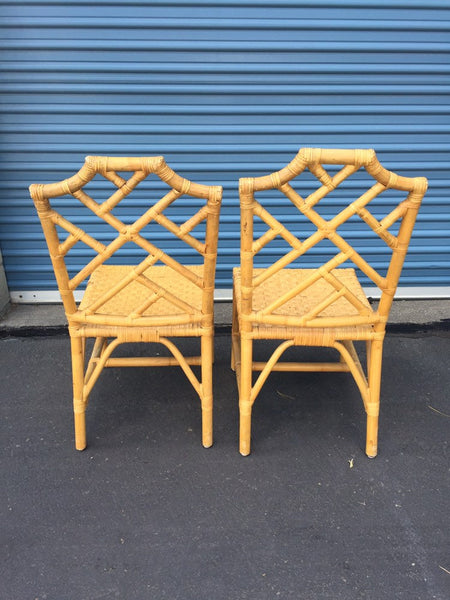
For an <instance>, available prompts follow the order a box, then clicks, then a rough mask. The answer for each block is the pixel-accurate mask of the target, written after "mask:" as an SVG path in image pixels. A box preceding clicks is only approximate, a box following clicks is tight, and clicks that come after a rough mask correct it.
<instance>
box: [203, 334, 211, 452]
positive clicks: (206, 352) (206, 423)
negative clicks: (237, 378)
mask: <svg viewBox="0 0 450 600" xmlns="http://www.w3.org/2000/svg"><path fill="white" fill-rule="evenodd" d="M201 345H202V348H201V352H202V387H201V389H202V397H201V404H202V443H203V446H204V447H205V448H209V447H210V446H212V444H213V377H212V369H213V360H214V338H213V336H211V335H205V336H202V339H201Z"/></svg>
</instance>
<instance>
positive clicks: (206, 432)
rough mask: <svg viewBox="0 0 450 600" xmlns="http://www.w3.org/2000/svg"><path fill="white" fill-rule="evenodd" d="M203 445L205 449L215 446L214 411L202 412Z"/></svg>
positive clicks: (206, 410)
mask: <svg viewBox="0 0 450 600" xmlns="http://www.w3.org/2000/svg"><path fill="white" fill-rule="evenodd" d="M202 445H203V447H204V448H211V446H212V445H213V411H212V409H209V410H208V409H203V410H202Z"/></svg>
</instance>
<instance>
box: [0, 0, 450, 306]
mask: <svg viewBox="0 0 450 600" xmlns="http://www.w3.org/2000/svg"><path fill="white" fill-rule="evenodd" d="M0 9H1V13H2V18H1V21H0V28H1V49H2V55H1V61H0V69H1V79H2V85H1V102H2V106H1V112H2V127H1V136H2V137H1V142H2V144H1V148H0V150H1V160H0V169H1V186H0V187H1V199H0V211H1V212H0V244H1V250H2V252H3V259H4V264H5V269H6V275H7V279H8V284H9V288H10V290H11V293H12V297H13V299H14V300H20V299H22V300H32V299H35V300H37V301H42V300H45V299H56V298H57V296H56V295H55V290H56V285H55V280H54V277H53V272H52V268H51V264H50V261H49V259H48V256H47V250H46V247H45V244H44V241H43V236H42V232H41V229H40V226H39V223H38V221H37V218H36V215H35V213H34V208H33V206H32V202H31V200H30V199H29V195H28V191H27V187H28V185H29V184H30V183H32V182H48V181H57V180H60V179H64V178H65V177H67V176H69V175H70V174H72V173H74V172H75V171H76V170H78V168H79V167H80V166H81V164H82V162H83V160H84V156H85V155H88V154H90V155H97V154H107V155H119V156H120V155H127V154H128V155H160V154H163V155H164V156H165V157H166V160H167V162H168V163H169V164H170V165H171V166H172V167H173V168H174V169H175V170H176V171H178V172H179V173H180V174H182V175H184V176H185V177H188V178H189V179H193V180H194V181H198V182H202V183H207V184H223V185H224V202H223V212H222V219H221V227H220V242H219V261H218V270H217V288H218V289H219V290H220V289H222V290H229V289H230V287H231V269H232V267H233V266H235V265H236V264H238V262H239V199H238V192H237V189H238V188H237V181H238V178H239V177H241V176H258V175H261V174H263V173H267V172H271V171H273V170H276V169H279V168H281V167H282V166H284V165H285V164H286V163H287V162H288V161H289V160H291V158H292V157H293V156H294V154H295V153H296V152H297V151H298V149H299V148H300V147H302V146H324V147H363V148H367V147H373V148H375V150H376V151H377V154H378V157H379V159H380V161H381V162H382V163H383V164H384V165H385V166H386V167H388V168H390V169H392V170H394V171H397V172H399V173H401V174H403V175H407V176H413V175H416V174H417V175H425V176H426V177H428V178H429V180H430V188H429V192H428V194H427V196H426V199H425V202H424V205H423V208H422V210H421V212H420V216H419V219H418V223H417V227H416V230H415V234H414V238H413V243H412V246H411V249H410V252H409V254H408V257H407V261H406V264H405V269H404V272H403V277H402V280H401V283H402V286H403V287H404V290H405V291H404V294H406V295H413V296H414V295H420V294H422V295H426V296H430V297H432V296H438V295H445V294H448V292H449V290H450V269H449V255H450V247H449V246H450V242H449V231H450V203H449V187H450V186H449V178H450V169H449V166H450V165H449V157H450V148H449V129H450V122H449V101H448V100H449V92H450V82H449V71H450V61H449V49H450V37H449V29H450V3H449V2H448V1H447V0H446V1H433V0H430V1H426V0H420V1H417V0H389V1H388V0H385V1H383V0H375V1H374V0H364V1H360V0H358V1H357V0H347V1H345V0H314V1H309V0H306V1H305V0H304V1H302V2H296V1H289V0H281V1H275V0H273V1H269V0H258V1H252V0H239V1H237V0H228V1H225V0H223V1H218V0H197V2H192V1H189V2H187V1H185V0H152V1H146V0H133V1H132V2H126V1H118V0H97V1H96V2H91V1H87V0H77V1H73V2H70V1H61V0H48V1H46V2H44V1H36V0H26V1H24V0H15V1H14V2H10V1H8V2H4V1H0ZM182 218H183V215H182V214H180V220H182ZM362 232H363V228H362V226H361V232H360V233H359V232H356V234H355V239H354V240H352V242H353V243H354V244H355V245H356V246H357V247H358V248H360V249H361V250H362V251H364V250H365V251H367V252H369V253H370V252H371V249H370V248H364V247H363V246H364V235H363V233H362ZM99 235H101V234H99ZM77 252H79V253H80V254H79V255H78V260H81V257H82V253H83V249H82V248H80V249H77V250H75V254H74V256H75V258H74V260H75V261H76V260H77V258H76V257H77V254H76V253H77ZM377 252H378V251H377ZM386 256H387V254H386V255H384V254H383V252H381V251H380V253H379V254H377V255H376V257H375V262H376V263H377V264H378V265H379V266H380V267H382V266H383V264H384V263H385V260H386ZM186 258H187V259H188V258H189V257H186ZM317 259H318V260H319V259H320V257H317ZM267 262H268V263H270V262H272V261H271V258H270V257H269V256H268V257H267ZM223 293H224V294H225V295H227V292H226V291H225V292H223ZM219 294H220V292H219Z"/></svg>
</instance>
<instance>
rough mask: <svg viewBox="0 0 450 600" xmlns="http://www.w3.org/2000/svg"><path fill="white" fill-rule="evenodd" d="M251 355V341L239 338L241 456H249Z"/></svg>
mask: <svg viewBox="0 0 450 600" xmlns="http://www.w3.org/2000/svg"><path fill="white" fill-rule="evenodd" d="M252 355H253V340H251V339H245V338H241V367H240V374H241V384H240V392H239V413H240V418H239V423H240V425H239V452H240V453H241V454H242V456H247V455H248V454H250V441H251V423H252V402H251V400H250V395H251V391H252V360H253V358H252Z"/></svg>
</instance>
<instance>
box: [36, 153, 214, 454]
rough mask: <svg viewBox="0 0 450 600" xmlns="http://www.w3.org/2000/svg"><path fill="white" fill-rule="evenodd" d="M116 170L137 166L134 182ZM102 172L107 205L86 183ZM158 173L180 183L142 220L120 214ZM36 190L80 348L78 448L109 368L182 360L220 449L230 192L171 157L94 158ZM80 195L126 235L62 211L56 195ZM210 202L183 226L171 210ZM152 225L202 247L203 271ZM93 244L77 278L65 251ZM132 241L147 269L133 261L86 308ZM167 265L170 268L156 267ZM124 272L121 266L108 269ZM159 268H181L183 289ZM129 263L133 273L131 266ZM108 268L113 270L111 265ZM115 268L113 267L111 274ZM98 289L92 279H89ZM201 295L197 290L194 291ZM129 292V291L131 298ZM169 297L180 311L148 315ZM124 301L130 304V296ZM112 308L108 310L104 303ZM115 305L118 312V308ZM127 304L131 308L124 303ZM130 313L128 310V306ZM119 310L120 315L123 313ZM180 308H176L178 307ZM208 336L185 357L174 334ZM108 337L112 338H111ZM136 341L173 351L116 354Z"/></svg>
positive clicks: (74, 342) (206, 438)
mask: <svg viewBox="0 0 450 600" xmlns="http://www.w3.org/2000/svg"><path fill="white" fill-rule="evenodd" d="M116 171H131V172H133V174H132V175H131V177H130V178H129V179H124V178H123V177H122V176H121V175H119V174H118V173H117V172H116ZM97 173H99V174H102V175H103V176H104V177H105V178H106V179H108V180H109V181H111V182H112V183H113V184H114V185H115V186H116V187H117V188H118V189H117V190H116V191H115V192H114V193H113V194H112V195H111V196H110V197H109V198H108V199H107V200H105V201H104V202H102V203H101V204H99V203H97V202H96V201H95V200H94V199H93V198H91V197H90V196H89V195H88V194H86V193H85V192H84V191H83V189H82V188H83V187H84V186H85V185H86V184H87V183H88V182H89V181H91V180H92V179H93V177H94V176H95V175H96V174H97ZM150 173H154V174H156V175H157V176H158V177H159V178H160V179H162V180H163V181H164V182H166V183H167V184H168V185H169V187H171V188H172V189H171V190H170V191H169V192H168V193H167V194H166V195H165V196H164V197H163V198H162V199H161V200H159V201H158V202H157V203H156V204H154V205H153V206H152V207H149V208H148V209H147V210H146V211H145V212H144V214H143V215H141V216H140V217H139V218H138V219H137V220H136V221H135V222H134V223H133V224H131V225H125V223H123V222H122V221H121V220H120V219H118V218H117V217H115V216H114V215H113V214H112V213H111V211H112V209H113V208H115V207H116V206H117V205H118V204H119V203H120V202H122V201H123V200H124V199H125V198H126V197H127V196H128V195H129V194H130V193H131V192H132V191H133V190H134V189H135V188H136V186H137V185H139V183H140V182H142V181H143V180H144V179H145V178H146V177H147V176H148V175H149V174H150ZM30 193H31V196H32V198H33V200H34V202H35V205H36V208H37V211H38V215H39V217H40V219H41V222H42V227H43V230H44V235H45V238H46V241H47V245H48V247H49V252H50V256H51V259H52V263H53V266H54V270H55V275H56V279H57V283H58V287H59V290H60V293H61V296H62V298H63V302H64V308H65V311H66V315H67V318H68V321H69V332H70V337H71V348H72V372H73V390H74V394H73V398H74V413H75V439H76V448H77V449H78V450H82V449H84V448H85V446H86V431H85V410H86V406H87V401H88V398H89V394H90V392H91V391H92V388H93V386H94V384H95V383H96V381H97V380H98V378H99V376H100V374H101V372H102V370H103V369H104V368H105V367H115V366H129V367H131V366H133V367H134V366H172V365H179V366H180V367H181V368H182V370H183V372H184V373H185V375H186V377H187V378H188V380H189V381H190V383H191V385H192V386H193V388H194V389H195V391H196V392H197V394H198V396H199V398H200V401H201V407H202V422H203V425H202V430H203V434H202V440H203V445H204V446H205V447H209V446H211V445H212V442H213V437H212V405H213V389H212V363H213V356H214V352H213V334H214V314H213V311H214V302H213V293H214V281H215V266H216V259H217V237H218V220H219V212H220V204H221V200H222V188H221V187H220V186H205V185H201V184H197V183H194V182H191V181H189V180H187V179H184V178H183V177H180V176H179V175H177V174H176V173H175V172H174V171H173V170H172V169H171V168H170V167H169V166H168V165H167V164H166V162H165V161H164V158H163V157H99V156H88V157H86V161H85V164H84V165H83V167H82V168H81V169H80V170H79V171H78V173H76V174H75V175H74V176H72V177H70V178H69V179H66V180H64V181H61V182H58V183H52V184H45V185H43V184H39V185H37V184H34V185H32V186H30ZM68 194H70V195H72V196H73V197H74V198H76V199H77V200H79V201H80V202H82V203H83V204H84V205H85V206H86V207H87V208H88V209H89V210H91V211H92V212H93V213H94V214H96V215H97V216H98V217H100V218H101V219H103V220H104V221H105V222H106V223H107V224H108V225H110V226H111V227H112V228H113V229H115V230H116V231H117V232H118V235H117V237H116V238H115V239H114V240H113V241H112V242H111V243H110V244H109V245H107V246H105V245H104V244H101V243H100V242H98V241H97V240H95V239H94V238H93V237H92V236H90V235H89V234H87V233H86V232H84V231H83V230H82V229H80V228H79V227H76V226H75V225H73V224H72V223H71V222H70V221H68V220H67V219H65V218H64V217H63V216H62V215H60V214H58V213H57V212H56V211H54V210H52V208H51V206H50V202H49V199H50V198H54V197H58V196H63V195H68ZM184 194H188V195H190V196H193V197H196V198H200V199H202V200H205V201H206V204H205V205H204V206H202V207H200V209H199V210H198V212H197V213H196V214H195V215H193V216H192V217H190V218H189V219H188V220H187V221H186V222H185V223H184V224H182V225H180V226H178V225H176V224H175V223H173V221H171V220H170V219H168V218H167V217H166V216H165V215H164V214H162V213H163V211H164V210H165V209H166V208H167V207H168V206H169V205H170V204H172V202H173V201H175V200H176V199H177V198H179V197H180V196H181V195H184ZM204 220H206V234H205V242H204V243H202V242H201V241H199V240H198V239H197V238H196V237H194V236H193V235H191V232H192V231H193V230H194V229H195V227H196V226H197V225H199V224H200V223H201V222H202V221H204ZM151 221H155V222H157V223H159V225H161V226H162V227H165V228H166V229H167V230H168V231H169V232H170V233H172V234H173V235H175V236H176V237H178V238H179V239H180V240H182V241H184V242H185V243H186V244H188V245H190V246H191V247H192V248H194V249H195V250H196V251H197V252H198V253H199V254H200V255H201V256H202V257H203V267H201V274H199V272H198V269H199V267H188V266H185V265H183V264H181V263H179V262H178V261H176V260H175V259H173V258H172V257H171V256H169V255H168V254H166V253H165V252H163V251H162V250H160V249H159V248H157V247H156V246H154V245H153V244H152V243H151V242H150V241H149V240H147V239H146V238H144V237H143V236H142V235H141V230H142V229H143V228H144V227H146V226H147V225H148V224H149V223H150V222H151ZM56 225H58V226H60V227H62V228H63V229H66V230H67V231H68V233H69V236H68V237H67V239H66V240H65V241H64V242H63V243H60V242H59V238H58V234H57V230H56ZM80 241H81V242H83V243H85V244H87V245H88V246H89V247H91V248H92V249H94V250H95V251H96V252H97V256H96V257H95V258H94V259H92V260H91V261H90V262H89V263H88V264H87V265H85V266H84V267H82V268H81V270H80V271H79V272H78V273H77V274H75V275H74V277H72V279H69V275H68V271H67V268H66V266H65V256H66V254H67V253H68V252H69V251H70V250H71V248H73V247H74V246H75V245H76V244H77V243H78V242H80ZM129 241H132V242H134V243H136V244H137V245H138V246H140V247H141V248H143V249H144V250H145V251H147V252H148V253H149V256H148V257H147V258H146V259H144V260H143V261H142V262H141V263H140V264H139V265H137V266H134V267H125V269H126V272H124V274H123V276H121V277H120V278H119V279H117V278H116V279H115V280H114V281H113V282H112V281H111V283H110V284H108V285H107V286H106V291H104V292H103V293H99V292H96V293H94V294H93V295H92V293H90V298H91V300H90V302H89V303H88V304H87V303H85V305H84V308H83V309H82V310H81V309H78V308H77V305H76V303H75V300H74V295H73V290H75V289H76V288H77V287H78V285H79V284H80V283H81V282H82V281H84V280H85V279H87V278H90V277H91V276H92V277H94V275H95V274H96V273H97V272H98V271H99V270H100V269H104V268H106V267H104V266H103V265H104V262H105V261H106V260H107V259H108V258H110V257H111V256H113V255H114V254H115V253H116V252H117V251H118V250H120V248H121V247H122V246H123V245H124V244H125V243H127V242H129ZM158 261H161V262H162V263H163V264H164V265H165V266H164V267H154V265H155V263H157V262H158ZM107 268H109V269H114V268H115V267H107ZM152 268H154V269H161V268H164V269H167V271H166V273H167V277H171V276H172V274H178V277H179V279H178V280H176V281H177V285H176V286H174V289H176V292H172V291H170V290H169V289H166V287H165V285H164V286H163V285H161V284H160V283H158V282H157V281H153V280H152V274H153V273H154V272H156V271H152ZM127 269H128V270H127ZM103 272H104V273H107V272H106V271H103ZM109 272H110V271H108V273H109ZM182 280H183V281H186V282H187V284H188V285H193V286H195V288H196V289H197V290H198V292H197V296H195V295H194V296H193V298H194V297H195V298H197V300H195V301H193V302H194V304H192V303H191V301H190V300H189V301H186V299H185V297H184V292H183V289H182V288H180V287H179V286H178V284H179V283H180V282H181V281H182ZM135 284H140V285H142V286H143V287H144V288H145V289H148V290H149V291H148V295H147V297H144V296H145V293H144V296H142V293H141V300H140V302H139V304H137V305H136V306H134V307H132V306H131V305H130V308H124V309H122V308H120V309H117V308H114V307H116V306H119V305H118V304H117V302H116V299H117V297H118V295H119V294H121V293H122V296H123V294H124V293H125V292H124V291H125V290H126V289H127V286H129V285H135ZM88 290H89V283H88ZM191 293H192V290H191ZM125 296H126V297H127V298H128V296H129V295H127V294H125ZM159 300H163V301H164V302H169V303H170V304H172V305H173V307H174V310H172V311H171V310H170V309H169V310H168V312H167V314H161V311H159V312H156V313H155V314H148V311H150V313H151V310H152V308H153V306H154V305H155V304H156V303H157V302H158V301H159ZM121 302H122V303H123V300H121ZM111 303H112V304H111ZM106 305H107V306H108V308H107V310H106V311H105V310H104V309H103V307H104V306H106ZM110 305H111V306H112V308H109V307H110ZM120 306H122V305H120ZM122 310H125V312H121V311H122ZM116 311H118V312H116ZM174 311H175V312H174ZM164 336H169V337H186V336H187V337H193V336H194V337H200V338H201V356H189V357H184V356H183V354H182V353H181V352H180V350H179V349H178V347H177V346H176V345H175V344H174V343H173V342H172V341H170V340H169V339H167V337H164ZM86 337H94V338H96V341H95V343H94V348H93V350H92V354H91V358H90V360H89V362H88V365H87V368H86V372H85V370H84V353H85V341H86ZM108 339H110V340H111V341H109V342H108ZM127 342H157V343H161V344H163V345H165V346H166V347H167V348H168V349H169V350H170V352H171V354H172V357H133V358H111V355H112V353H113V351H114V350H115V349H116V348H117V346H118V345H120V344H123V343H127ZM193 365H200V366H201V379H202V381H201V382H200V381H199V380H198V379H197V377H196V376H195V374H194V372H193V371H192V369H191V366H193Z"/></svg>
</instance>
